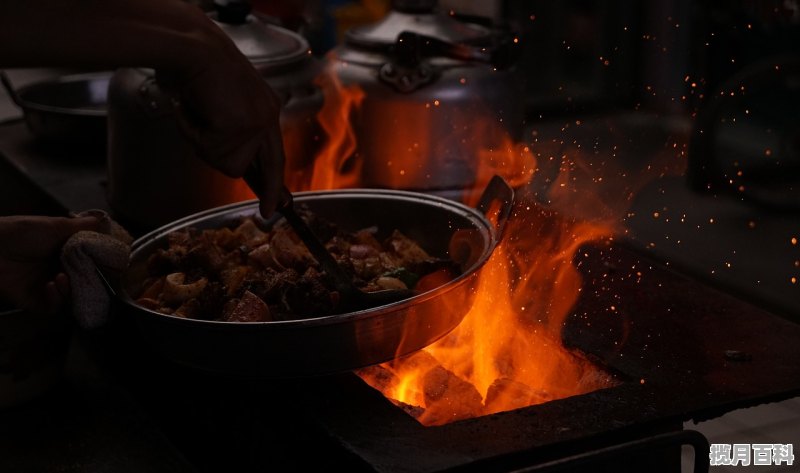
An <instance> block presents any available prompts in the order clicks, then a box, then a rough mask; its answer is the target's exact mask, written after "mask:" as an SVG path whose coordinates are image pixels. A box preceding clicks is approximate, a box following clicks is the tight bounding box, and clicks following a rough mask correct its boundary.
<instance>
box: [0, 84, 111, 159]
mask: <svg viewBox="0 0 800 473" xmlns="http://www.w3.org/2000/svg"><path fill="white" fill-rule="evenodd" d="M110 78H111V72H110V71H99V72H87V73H82V74H70V75H66V76H61V77H57V78H54V79H45V80H41V81H37V82H34V83H31V84H27V85H25V86H23V87H20V88H18V89H17V88H15V87H14V86H13V85H12V83H11V80H10V79H9V78H8V76H7V75H6V74H5V72H2V71H0V82H2V84H3V86H4V87H5V89H6V91H8V94H9V96H10V97H11V99H12V100H13V101H14V103H15V104H16V105H17V106H18V107H19V108H21V109H22V111H23V113H24V114H25V123H26V124H27V125H28V129H29V130H30V131H31V133H33V135H34V136H35V137H36V138H37V139H39V140H41V142H42V143H46V144H48V145H55V146H64V145H68V146H74V147H77V148H80V149H90V150H103V151H104V150H105V145H106V91H107V89H108V82H109V80H110Z"/></svg>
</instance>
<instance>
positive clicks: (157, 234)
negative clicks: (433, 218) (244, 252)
mask: <svg viewBox="0 0 800 473" xmlns="http://www.w3.org/2000/svg"><path fill="white" fill-rule="evenodd" d="M293 195H294V201H295V202H297V203H303V201H305V200H309V199H315V198H321V197H325V196H330V197H334V198H346V197H348V196H353V197H362V198H363V197H367V196H369V197H383V198H394V199H404V200H412V201H416V202H421V203H424V204H425V205H439V206H442V207H445V208H447V209H448V210H449V211H450V212H455V213H459V214H461V216H463V217H465V218H467V219H468V220H471V221H473V222H474V223H475V224H476V228H479V229H485V230H486V232H487V234H488V237H489V238H488V241H485V242H484V248H483V252H482V254H481V255H480V257H479V258H478V259H477V261H476V262H475V263H473V264H472V265H471V266H470V267H469V268H467V269H466V270H465V271H463V272H462V273H461V274H460V275H459V276H458V277H456V278H454V279H452V280H450V281H448V282H447V283H445V284H443V285H441V286H439V287H437V288H435V289H433V290H430V291H427V292H424V293H422V294H418V295H415V296H413V297H410V298H408V299H403V300H400V301H397V302H393V303H391V304H386V305H383V306H378V307H375V308H371V309H364V310H359V311H355V312H347V313H344V314H332V315H325V316H320V317H311V318H304V319H290V320H276V321H268V322H226V321H221V320H199V319H188V318H183V317H176V316H174V315H171V314H162V313H161V312H157V311H155V310H151V309H147V308H145V307H143V306H141V305H139V304H137V303H136V302H135V301H134V300H133V299H132V298H131V296H130V295H129V294H128V290H127V289H128V288H127V287H126V285H125V284H124V283H123V284H121V287H120V291H119V292H120V293H121V296H120V298H121V299H122V301H123V302H124V303H125V304H127V305H129V306H131V307H133V308H134V309H136V310H138V311H141V312H144V313H145V314H147V315H148V316H151V317H158V318H160V320H162V321H164V322H168V323H173V324H178V325H188V326H194V327H206V328H213V329H218V330H220V329H221V330H266V329H275V330H292V329H299V328H305V327H319V326H328V325H337V324H346V323H351V322H354V321H358V320H362V319H368V318H372V317H376V316H379V315H391V314H392V313H402V312H403V311H404V310H406V309H409V308H411V307H413V306H415V305H417V304H421V303H423V302H425V301H428V300H430V299H433V298H436V297H439V296H442V295H444V294H446V293H448V292H450V291H452V290H454V289H456V288H457V287H459V286H461V285H462V284H464V283H466V282H467V281H468V280H469V279H470V278H473V277H475V276H476V275H477V273H478V272H479V271H480V269H481V268H482V267H483V266H484V265H485V264H486V262H487V261H488V260H489V258H490V257H491V255H492V254H493V253H494V250H495V248H496V247H497V245H498V243H499V238H498V231H497V229H496V228H495V226H494V225H492V224H491V223H490V222H489V220H488V219H487V218H486V217H485V216H484V215H483V214H482V213H481V212H480V211H478V210H477V209H474V208H472V207H469V206H467V205H464V204H462V203H460V202H456V201H453V200H449V199H446V198H443V197H439V196H435V195H430V194H422V193H419V192H411V191H401V190H389V189H364V188H354V189H339V190H323V191H304V192H296V193H293ZM258 204H259V201H258V200H257V199H253V200H246V201H242V202H236V203H232V204H228V205H224V206H221V207H215V208H211V209H207V210H203V211H200V212H197V213H194V214H191V215H187V216H186V217H183V218H180V219H178V220H175V221H173V222H171V223H168V224H166V225H163V226H161V227H159V228H156V229H155V230H153V231H151V232H148V233H147V234H145V235H142V236H141V237H139V238H137V239H136V240H135V241H134V242H133V243H132V244H131V255H130V260H131V261H133V259H134V257H135V256H137V252H138V251H140V250H141V249H142V248H143V247H144V246H146V245H148V244H151V243H154V242H156V241H158V240H160V239H163V238H164V237H166V235H167V234H169V233H170V232H172V231H175V230H177V229H180V228H185V227H188V226H191V225H192V224H193V223H194V224H196V223H200V222H203V221H205V220H207V219H211V218H212V217H218V216H224V215H225V214H232V213H235V212H236V211H241V210H246V209H253V211H254V213H255V212H257V210H258ZM272 218H275V217H274V216H273V217H272ZM270 220H271V219H270ZM478 224H480V225H478ZM126 272H127V270H126ZM124 274H125V273H123V278H122V280H123V281H124V280H125V277H124Z"/></svg>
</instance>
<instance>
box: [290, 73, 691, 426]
mask: <svg viewBox="0 0 800 473" xmlns="http://www.w3.org/2000/svg"><path fill="white" fill-rule="evenodd" d="M320 84H321V85H322V87H323V89H324V90H325V106H324V107H323V109H322V111H321V112H320V115H319V121H320V123H321V125H322V128H323V129H324V131H325V135H326V139H325V141H324V145H323V147H322V151H321V152H320V153H319V155H318V156H317V157H316V159H315V163H314V166H313V169H312V172H311V173H310V174H309V175H308V176H306V178H305V181H304V182H305V184H304V186H305V187H304V188H310V189H330V188H342V187H354V186H358V185H360V184H361V183H362V182H363V180H362V179H363V177H364V176H363V174H362V173H364V172H365V168H364V166H365V163H363V162H362V160H361V159H362V158H361V157H360V156H359V155H358V154H357V152H356V149H357V142H356V135H355V132H354V130H353V127H352V120H351V118H352V117H353V114H354V113H358V109H359V107H360V106H361V103H362V101H363V99H364V97H365V96H364V93H363V91H361V90H360V89H359V88H358V87H356V86H350V85H347V86H345V85H343V84H341V83H340V82H339V81H338V80H337V79H336V77H335V74H332V73H330V72H329V73H328V74H327V75H325V76H323V77H322V78H321V79H320ZM487 116H490V115H487ZM469 118H470V120H473V121H475V120H481V119H483V120H489V118H480V117H478V116H470V117H469ZM477 126H478V127H480V125H477ZM490 128H492V127H490V126H488V125H487V126H486V129H490ZM463 129H464V128H463V127H459V126H454V127H453V133H455V134H457V133H458V132H459V130H463ZM471 129H475V128H474V127H473V128H471ZM381 133H389V134H391V136H392V137H393V138H392V139H394V140H397V139H401V140H402V139H404V136H403V135H402V134H401V133H399V132H397V130H384V131H382V132H381ZM453 139H455V140H457V141H459V140H460V141H465V142H470V143H474V142H475V136H469V137H463V138H459V137H458V136H454V137H448V138H447V140H446V141H451V140H453ZM451 142H452V141H451ZM501 143H502V144H501V145H500V146H497V144H496V143H493V144H486V143H484V144H483V145H482V146H480V148H479V150H478V151H477V156H478V159H477V160H476V162H475V163H472V164H473V165H474V166H473V168H472V171H473V172H474V186H475V189H478V190H481V189H483V188H484V187H485V186H486V184H487V183H488V181H489V180H490V179H491V177H492V176H493V175H495V174H499V175H501V176H503V177H505V178H506V180H507V181H509V182H510V183H511V184H512V186H513V187H516V188H526V189H528V188H530V187H531V186H528V185H527V184H529V183H530V181H531V179H532V178H534V177H535V174H534V173H535V170H536V169H537V163H536V160H535V159H534V156H533V153H532V151H531V149H530V148H529V147H528V146H526V145H522V144H516V143H514V142H513V141H512V140H511V139H509V138H508V137H507V136H506V137H505V138H504V139H502V140H501ZM395 144H396V143H395ZM478 145H479V144H476V146H478ZM431 146H434V144H433V143H407V144H406V146H395V145H393V146H387V149H388V150H399V151H397V152H395V153H394V154H392V155H391V156H387V162H390V163H391V164H392V165H393V166H396V168H397V169H409V170H412V171H409V174H410V175H411V177H414V176H415V175H416V174H414V173H417V171H418V170H419V168H420V166H421V165H420V163H419V161H418V160H419V159H420V156H421V155H420V153H421V152H422V151H419V150H420V149H422V150H423V151H424V150H425V149H428V148H429V147H431ZM412 148H413V149H415V150H416V151H414V152H411V151H408V150H412ZM406 151H408V152H406ZM388 152H390V151H387V153H388ZM423 154H424V153H423ZM580 154H581V153H580V150H577V149H571V150H567V153H565V154H564V156H562V162H561V170H560V173H559V174H558V175H557V176H556V177H555V179H554V180H553V182H552V184H551V185H550V186H549V192H548V194H547V195H546V196H545V199H544V200H546V201H547V202H548V204H549V208H555V209H559V212H560V213H557V212H556V211H554V210H547V209H545V208H544V207H542V206H541V205H538V204H536V203H534V200H536V199H534V197H533V196H532V195H523V196H518V204H517V205H516V207H515V210H514V213H513V216H512V218H511V219H510V220H509V222H508V227H507V228H506V237H505V240H504V242H503V243H502V245H501V246H499V247H498V248H497V249H496V250H495V253H494V254H493V255H492V257H491V259H490V260H489V262H488V263H487V264H486V266H484V268H483V270H482V273H481V277H480V280H479V282H478V285H477V289H476V291H477V294H476V297H475V301H474V303H473V305H472V307H471V308H470V310H469V312H468V314H467V315H466V316H465V318H464V320H463V321H462V323H461V324H460V325H459V326H458V327H457V328H456V329H455V330H454V331H453V332H451V333H450V334H448V335H447V336H446V337H444V338H443V339H441V340H439V341H438V342H436V343H434V344H433V345H431V346H429V347H427V348H425V349H424V350H421V351H419V352H416V353H414V354H412V355H411V356H407V357H404V358H401V359H396V360H394V361H392V362H389V363H385V364H383V365H380V366H373V367H369V368H366V369H363V370H360V371H359V372H358V374H359V375H360V376H361V377H362V378H363V379H364V380H365V381H366V382H367V383H368V384H370V385H371V386H373V387H375V388H376V389H378V390H380V391H381V392H382V393H383V394H384V395H385V396H387V397H388V398H390V399H392V400H394V401H395V402H397V403H398V404H399V405H400V406H402V407H403V408H405V409H406V410H408V411H409V413H411V414H412V415H414V416H415V417H416V418H417V419H418V420H419V421H420V422H422V423H423V424H425V425H439V424H443V423H447V422H451V421H454V420H458V419H464V418H468V417H474V416H480V415H486V414H490V413H495V412H501V411H506V410H511V409H517V408H521V407H525V406H529V405H532V404H537V403H542V402H547V401H549V400H553V399H558V398H563V397H567V396H572V395H578V394H583V393H586V392H589V391H593V390H596V389H601V388H604V387H609V386H612V385H613V384H615V383H616V381H615V380H614V379H613V378H612V377H611V375H609V374H607V373H606V372H604V371H603V370H602V369H600V368H598V367H596V366H594V365H593V364H592V363H590V362H589V361H588V360H586V359H585V358H583V357H582V356H581V355H579V354H577V353H574V352H571V351H570V350H567V349H566V348H564V347H563V345H562V343H561V328H562V326H563V324H564V323H565V320H566V319H567V317H568V316H569V315H570V312H571V310H572V307H573V306H574V304H575V302H576V300H577V299H578V297H579V295H580V293H581V287H582V279H581V276H580V273H579V272H578V270H577V268H576V267H575V266H574V265H573V257H574V255H575V254H576V252H577V251H578V249H579V248H580V247H581V246H582V245H584V244H587V243H590V242H595V243H596V242H604V241H610V240H612V239H613V236H614V235H615V234H616V233H618V232H619V231H620V229H619V228H618V222H619V221H620V216H621V211H624V210H625V209H626V208H627V204H628V203H629V201H630V199H631V198H632V196H633V195H634V194H635V193H636V191H637V190H638V188H640V187H641V186H642V185H643V184H644V183H646V182H647V181H648V180H650V179H651V178H655V177H659V175H663V174H665V173H670V174H672V173H675V172H676V171H677V172H680V169H677V170H675V169H668V166H666V165H664V166H661V165H658V164H655V165H647V168H646V169H641V170H637V171H636V172H637V173H638V174H640V175H641V176H642V177H641V178H639V179H636V180H635V181H634V184H630V185H627V186H623V187H619V186H618V185H616V183H607V181H605V182H604V181H603V180H602V179H599V178H598V177H597V176H596V174H597V170H596V169H593V168H591V167H590V166H585V165H583V164H581V163H582V162H583V161H582V159H581V155H580ZM367 164H370V165H371V164H372V163H367ZM383 164H384V163H381V165H383ZM662 164H663V163H662ZM612 166H614V164H613V163H611V164H609V165H608V166H607V167H606V168H605V169H603V170H602V174H603V175H620V176H624V175H625V172H623V171H621V170H618V169H611V168H612ZM407 178H409V175H406V176H404V177H403V178H402V179H400V178H399V177H398V179H400V180H399V181H398V182H400V181H402V182H406V181H405V180H404V179H406V180H407ZM420 179H422V177H420ZM412 180H413V179H412ZM619 181H620V180H617V183H618V182H619ZM623 182H625V181H623ZM417 185H419V188H425V185H424V181H423V182H418V183H417ZM295 190H300V189H295ZM477 197H478V193H477V192H476V193H467V194H465V200H466V202H465V203H467V204H468V205H474V204H475V200H476V199H477ZM538 200H542V198H541V196H540V198H539V199H538Z"/></svg>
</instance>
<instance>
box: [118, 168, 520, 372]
mask: <svg viewBox="0 0 800 473" xmlns="http://www.w3.org/2000/svg"><path fill="white" fill-rule="evenodd" d="M294 200H295V202H296V203H299V204H305V205H306V206H308V208H309V209H310V210H311V211H312V212H315V213H316V214H317V215H318V216H320V217H322V218H325V219H327V220H329V221H331V222H334V223H336V224H337V225H338V226H339V227H340V228H342V229H343V230H345V231H356V230H358V229H362V228H366V227H371V226H377V227H378V228H379V231H382V232H385V233H386V234H387V235H388V234H389V233H391V231H392V230H393V229H398V230H400V231H401V232H402V233H403V234H405V235H406V236H408V237H409V238H412V239H413V240H415V241H416V242H417V243H418V244H420V246H422V247H423V248H424V249H425V250H427V251H428V252H429V253H430V254H431V255H432V256H438V257H447V256H448V248H449V247H450V246H451V244H452V243H453V239H454V237H455V238H456V239H458V238H460V239H461V241H468V242H469V244H468V245H466V246H465V247H462V248H466V249H467V250H468V251H466V252H464V253H463V254H467V255H468V256H467V257H464V258H459V261H461V262H462V266H461V273H460V274H459V275H458V276H457V277H456V278H455V279H453V280H451V281H449V282H447V283H446V284H444V285H442V286H440V287H438V288H435V289H433V290H430V291H428V292H424V293H422V294H418V295H415V296H414V297H411V298H409V299H405V300H401V301H398V302H394V303H391V304H387V305H383V306H381V307H375V308H371V309H366V310H359V311H355V312H350V313H347V314H339V315H329V316H324V317H316V318H308V319H300V320H285V321H273V322H255V323H237V322H219V321H207V320H193V319H185V318H180V317H176V316H172V315H165V314H161V313H159V312H155V311H152V310H149V309H146V308H144V307H142V306H140V305H138V304H136V302H135V301H134V298H135V296H136V295H138V294H139V293H140V292H141V284H142V283H143V281H144V280H145V278H146V277H147V270H146V263H147V259H148V257H149V256H150V255H151V254H152V253H153V252H154V251H156V250H157V249H159V248H165V247H166V246H167V234H169V233H170V232H173V231H175V230H178V229H182V228H186V227H195V228H201V229H205V228H219V227H221V226H224V225H227V224H230V223H231V222H233V221H236V220H238V219H240V218H242V217H246V216H252V215H254V214H256V213H258V203H257V202H254V201H250V202H243V203H237V204H231V205H228V206H224V207H221V208H218V209H213V210H207V211H205V212H201V213H198V214H196V215H193V216H190V217H186V218H184V219H181V220H179V221H177V222H174V223H171V224H169V225H166V226H164V227H161V228H159V229H158V230H155V231H153V232H152V233H149V234H147V235H145V236H143V237H141V238H140V239H138V240H136V241H135V242H134V243H133V246H132V251H131V264H130V267H129V268H128V269H127V270H126V272H125V273H124V274H123V277H122V280H121V288H120V291H119V292H120V296H121V300H122V302H123V308H124V310H125V312H126V313H127V315H128V316H130V317H132V318H134V319H135V320H136V322H137V323H138V326H139V328H140V329H141V332H142V335H143V337H144V339H145V340H146V341H148V342H149V343H150V344H151V345H152V346H153V347H154V348H155V349H156V350H157V351H159V352H161V353H162V354H163V355H164V356H166V357H167V358H169V359H171V360H173V361H175V362H177V363H179V364H182V365H185V366H189V367H192V368H196V369H199V370H202V371H206V372H214V373H221V374H226V375H233V376H244V377H297V376H311V375H322V374H328V373H334V372H339V371H345V370H351V369H355V368H360V367H363V366H367V365H371V364H375V363H380V362H384V361H388V360H390V359H393V358H395V357H398V356H402V355H405V354H408V353H410V352H413V351H415V350H419V349H421V348H423V347H425V346H427V345H429V344H431V343H433V342H434V341H436V340H437V339H438V338H440V337H442V336H444V335H445V334H447V333H448V332H449V331H451V330H452V329H453V328H455V327H456V326H457V325H458V324H459V323H460V322H461V319H462V318H463V317H464V316H465V315H466V313H467V311H468V310H469V308H470V306H471V303H472V300H473V298H474V296H475V286H476V282H477V279H478V276H479V274H480V271H481V268H482V267H483V266H484V264H485V263H486V261H487V260H488V259H489V256H491V254H492V251H493V250H494V248H495V246H496V245H497V244H498V242H499V241H500V238H501V235H502V230H503V227H504V225H505V221H506V219H507V218H508V216H509V214H510V211H511V207H512V205H513V191H512V190H511V188H510V187H508V185H507V184H506V183H505V182H503V181H502V179H499V178H498V179H494V180H492V181H491V182H490V184H489V186H488V187H487V190H486V191H485V192H484V195H483V198H482V199H481V203H480V204H479V205H478V208H477V209H473V208H470V207H467V206H464V205H462V204H460V203H457V202H454V201H451V200H447V199H444V198H441V197H437V196H431V195H427V194H420V193H413V192H405V191H395V190H376V189H352V190H337V191H312V192H300V193H297V194H295V198H294ZM490 210H491V211H492V212H493V211H494V210H497V214H496V215H497V219H496V222H497V223H496V224H493V223H491V222H490V221H489V219H488V218H487V217H486V216H485V213H486V212H490ZM276 220H277V218H274V219H273V220H271V221H268V222H267V224H268V225H271V224H273V223H274V222H275V221H276ZM379 236H380V234H379Z"/></svg>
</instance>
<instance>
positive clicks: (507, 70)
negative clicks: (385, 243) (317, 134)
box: [330, 0, 523, 192]
mask: <svg viewBox="0 0 800 473" xmlns="http://www.w3.org/2000/svg"><path fill="white" fill-rule="evenodd" d="M435 7H436V1H429V0H395V1H394V2H393V10H392V11H391V12H390V13H389V14H388V16H386V17H385V18H384V19H383V20H382V21H380V22H379V23H376V24H374V25H370V26H366V27H360V28H355V29H352V30H350V31H349V32H348V33H347V35H346V39H345V43H344V44H343V45H342V46H340V47H338V48H337V49H335V50H334V54H333V55H331V57H330V63H331V66H332V67H333V70H334V71H335V74H336V75H337V76H338V77H339V79H340V81H341V83H342V84H343V85H345V86H347V85H351V84H357V85H358V86H359V87H360V88H361V89H363V91H364V92H365V97H364V99H363V101H362V103H361V105H360V108H359V109H358V110H357V111H356V112H355V113H354V115H353V117H352V120H353V126H354V129H355V134H356V139H357V142H358V143H357V150H356V154H357V155H358V157H359V159H361V160H363V172H362V185H364V186H365V187H382V188H392V189H412V190H420V191H426V192H427V191H448V190H462V189H471V188H474V186H475V184H476V183H475V177H476V174H477V173H476V169H477V162H478V159H480V153H481V151H483V150H486V149H498V148H500V147H501V145H503V144H504V143H506V142H507V141H508V139H509V138H510V139H511V140H514V141H516V140H519V139H521V137H522V132H523V130H522V125H523V108H522V105H523V101H522V100H519V97H521V96H522V95H521V91H522V85H521V81H520V79H519V77H518V75H517V73H516V71H515V69H514V67H513V65H514V62H515V55H516V53H515V51H516V46H517V43H516V42H515V40H514V38H513V37H511V36H510V35H507V34H500V33H498V32H496V31H493V30H490V29H488V28H486V27H483V26H479V25H474V24H468V23H463V22H459V21H456V20H454V19H453V18H451V17H450V16H447V15H444V14H442V13H439V12H437V11H436V9H435Z"/></svg>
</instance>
